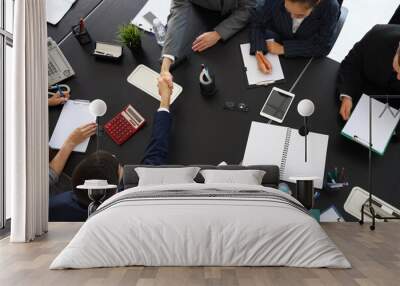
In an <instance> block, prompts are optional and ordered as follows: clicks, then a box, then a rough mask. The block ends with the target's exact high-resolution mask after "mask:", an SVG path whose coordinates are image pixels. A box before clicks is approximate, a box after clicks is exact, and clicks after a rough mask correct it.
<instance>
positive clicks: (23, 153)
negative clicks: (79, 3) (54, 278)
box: [6, 0, 49, 242]
mask: <svg viewBox="0 0 400 286" xmlns="http://www.w3.org/2000/svg"><path fill="white" fill-rule="evenodd" d="M45 9H46V1H45V0H17V1H15V18H14V29H15V30H14V48H13V53H14V54H13V56H14V63H15V65H14V72H13V76H12V78H13V92H12V94H11V96H10V97H8V98H6V106H7V110H6V150H7V151H6V153H7V154H6V164H7V165H6V166H7V170H6V187H7V188H11V194H12V195H11V237H10V240H11V241H12V242H28V241H31V240H33V239H35V237H36V236H40V235H42V234H43V233H45V232H47V225H48V193H49V192H48V107H47V85H48V83H47V27H46V15H45V11H46V10H45Z"/></svg>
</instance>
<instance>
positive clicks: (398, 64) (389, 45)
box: [337, 25, 400, 120]
mask: <svg viewBox="0 0 400 286" xmlns="http://www.w3.org/2000/svg"><path fill="white" fill-rule="evenodd" d="M399 42H400V26H399V25H376V26H375V27H373V28H372V29H371V30H370V31H369V32H368V33H367V34H366V35H365V36H364V37H363V38H362V39H361V41H359V42H358V43H356V44H355V45H354V47H353V49H352V50H351V51H350V52H349V54H348V55H347V56H346V58H345V59H344V60H343V62H342V64H341V65H340V69H339V74H338V80H337V88H338V91H339V94H340V100H341V101H342V103H341V107H340V115H341V117H342V118H343V120H348V119H349V118H350V115H351V110H352V108H353V101H357V100H359V99H360V97H361V95H362V94H370V95H386V94H388V95H396V94H397V95H400V48H399Z"/></svg>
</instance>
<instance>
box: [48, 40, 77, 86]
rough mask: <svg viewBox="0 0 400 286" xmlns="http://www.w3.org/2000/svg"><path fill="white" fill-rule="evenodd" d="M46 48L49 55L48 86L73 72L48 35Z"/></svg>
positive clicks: (71, 74)
mask: <svg viewBox="0 0 400 286" xmlns="http://www.w3.org/2000/svg"><path fill="white" fill-rule="evenodd" d="M47 48H48V55H49V65H48V77H49V86H52V85H54V84H56V83H59V82H60V81H63V80H65V79H67V78H69V77H71V76H73V75H74V74H75V72H74V70H73V69H72V67H71V65H70V64H69V62H68V61H67V59H66V58H65V56H64V54H63V53H62V51H61V50H60V48H59V47H58V45H57V43H56V42H55V41H54V40H53V39H52V38H50V37H49V38H48V39H47Z"/></svg>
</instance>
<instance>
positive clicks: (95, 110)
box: [89, 99, 107, 117]
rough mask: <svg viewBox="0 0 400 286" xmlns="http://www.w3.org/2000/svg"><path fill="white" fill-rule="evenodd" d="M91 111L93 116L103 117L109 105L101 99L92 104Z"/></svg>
mask: <svg viewBox="0 0 400 286" xmlns="http://www.w3.org/2000/svg"><path fill="white" fill-rule="evenodd" d="M89 111H90V113H91V114H92V115H93V116H96V117H101V116H103V115H104V114H106V111H107V104H106V103H105V102H104V101H103V100H101V99H95V100H93V101H92V102H91V103H90V105H89Z"/></svg>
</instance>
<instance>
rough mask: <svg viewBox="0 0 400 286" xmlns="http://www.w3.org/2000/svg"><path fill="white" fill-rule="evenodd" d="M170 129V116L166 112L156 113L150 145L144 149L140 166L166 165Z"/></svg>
mask: <svg viewBox="0 0 400 286" xmlns="http://www.w3.org/2000/svg"><path fill="white" fill-rule="evenodd" d="M170 129H171V114H170V113H169V112H167V111H158V112H157V113H156V115H155V117H154V124H153V131H152V135H151V139H150V143H149V145H148V146H147V148H146V151H145V155H144V158H143V160H142V164H145V165H165V164H167V158H168V149H169V134H170Z"/></svg>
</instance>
